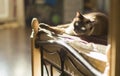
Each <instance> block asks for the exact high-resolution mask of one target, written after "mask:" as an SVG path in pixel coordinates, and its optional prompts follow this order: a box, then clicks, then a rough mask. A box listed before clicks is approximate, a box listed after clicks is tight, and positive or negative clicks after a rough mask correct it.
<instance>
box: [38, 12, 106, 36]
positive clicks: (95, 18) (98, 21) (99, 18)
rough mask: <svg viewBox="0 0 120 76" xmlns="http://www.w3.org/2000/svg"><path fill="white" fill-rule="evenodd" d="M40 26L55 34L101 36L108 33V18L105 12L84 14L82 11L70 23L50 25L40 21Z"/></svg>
mask: <svg viewBox="0 0 120 76" xmlns="http://www.w3.org/2000/svg"><path fill="white" fill-rule="evenodd" d="M40 28H44V29H46V30H49V31H51V32H53V33H55V34H69V35H87V36H90V35H95V36H101V35H107V32H108V18H107V16H106V15H105V14H103V13H100V12H91V13H88V14H84V15H82V14H81V13H80V12H76V16H75V17H74V19H73V20H72V21H71V22H70V23H68V24H64V25H58V26H50V25H47V24H44V23H40Z"/></svg>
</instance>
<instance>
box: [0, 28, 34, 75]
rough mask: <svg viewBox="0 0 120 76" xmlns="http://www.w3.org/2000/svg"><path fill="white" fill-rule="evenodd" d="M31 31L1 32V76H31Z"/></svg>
mask: <svg viewBox="0 0 120 76" xmlns="http://www.w3.org/2000/svg"><path fill="white" fill-rule="evenodd" d="M30 33H31V29H26V28H24V29H23V28H16V29H5V30H0V76H31V75H32V74H31V48H30Z"/></svg>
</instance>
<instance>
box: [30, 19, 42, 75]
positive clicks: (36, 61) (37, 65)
mask: <svg viewBox="0 0 120 76" xmlns="http://www.w3.org/2000/svg"><path fill="white" fill-rule="evenodd" d="M31 25H32V34H31V56H32V58H31V59H32V76H41V54H40V49H39V48H35V38H36V34H37V32H38V27H39V22H38V20H37V19H36V18H33V20H32V23H31Z"/></svg>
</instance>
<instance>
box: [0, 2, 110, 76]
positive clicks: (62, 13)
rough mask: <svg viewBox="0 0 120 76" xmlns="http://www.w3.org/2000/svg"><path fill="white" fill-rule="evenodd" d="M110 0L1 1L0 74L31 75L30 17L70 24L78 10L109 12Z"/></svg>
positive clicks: (49, 22) (54, 22)
mask: <svg viewBox="0 0 120 76" xmlns="http://www.w3.org/2000/svg"><path fill="white" fill-rule="evenodd" d="M109 1H110V0H0V76H32V72H31V48H30V47H31V45H30V34H31V20H32V18H34V17H36V18H38V19H39V22H44V23H47V24H49V25H51V26H56V25H58V24H63V23H68V22H70V21H72V19H73V18H74V16H75V14H76V11H80V12H81V13H82V14H84V13H89V12H92V11H99V12H103V13H105V14H108V13H109Z"/></svg>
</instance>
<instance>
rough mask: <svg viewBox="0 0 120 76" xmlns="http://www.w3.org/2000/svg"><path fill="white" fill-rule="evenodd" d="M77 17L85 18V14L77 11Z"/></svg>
mask: <svg viewBox="0 0 120 76" xmlns="http://www.w3.org/2000/svg"><path fill="white" fill-rule="evenodd" d="M76 17H78V18H80V19H81V20H83V19H84V16H83V15H82V14H81V13H80V12H76Z"/></svg>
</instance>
